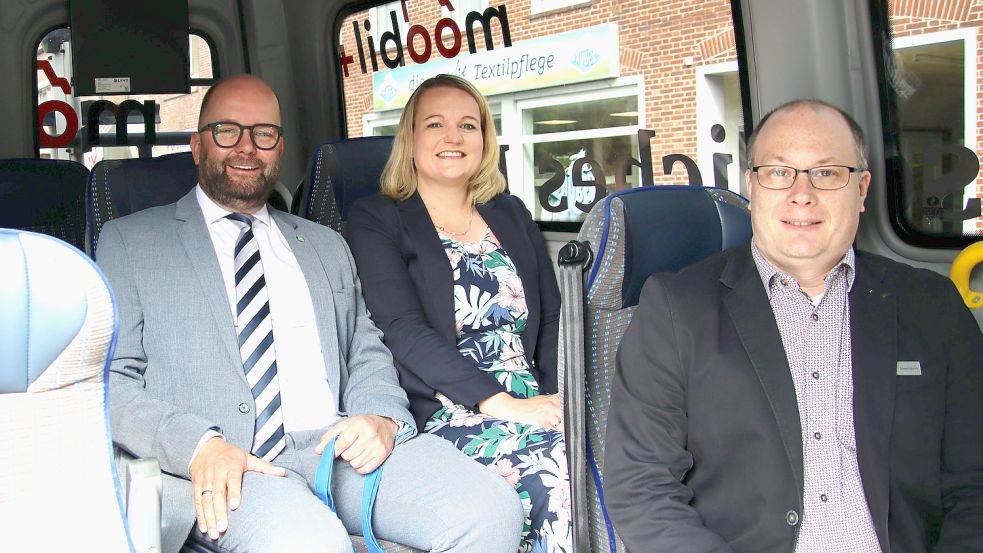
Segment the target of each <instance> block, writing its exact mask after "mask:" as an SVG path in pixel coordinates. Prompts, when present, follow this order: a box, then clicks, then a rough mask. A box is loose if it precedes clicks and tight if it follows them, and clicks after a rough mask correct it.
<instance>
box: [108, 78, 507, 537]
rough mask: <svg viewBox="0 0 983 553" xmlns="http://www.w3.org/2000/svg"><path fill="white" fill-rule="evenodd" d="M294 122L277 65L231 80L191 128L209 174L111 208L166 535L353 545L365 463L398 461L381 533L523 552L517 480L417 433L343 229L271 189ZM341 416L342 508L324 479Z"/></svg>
mask: <svg viewBox="0 0 983 553" xmlns="http://www.w3.org/2000/svg"><path fill="white" fill-rule="evenodd" d="M279 125H280V107H279V103H278V101H277V98H276V95H275V94H274V93H273V91H272V90H271V89H270V88H269V86H267V85H266V84H265V83H264V82H262V81H261V80H259V79H257V78H255V77H251V76H248V75H239V76H233V77H229V78H226V79H224V80H222V81H220V82H219V83H217V84H216V85H214V86H213V87H212V88H211V89H210V90H209V92H208V94H206V96H205V98H204V100H203V102H202V108H201V115H200V121H199V130H198V132H197V133H196V134H194V135H192V139H191V148H192V153H193V155H194V158H195V162H196V163H197V164H198V169H199V185H198V186H197V187H195V189H194V190H192V191H191V192H190V193H188V194H187V195H186V196H184V197H183V198H181V199H180V200H178V202H177V203H175V204H171V205H167V206H162V207H158V208H153V209H148V210H145V211H141V212H139V213H135V214H133V215H130V216H128V217H123V218H120V219H116V220H113V221H110V222H108V223H107V224H106V225H105V227H103V231H102V234H101V237H100V242H99V249H98V262H99V264H100V266H101V267H102V268H103V270H104V271H105V273H106V276H107V277H108V279H109V281H110V284H111V285H112V287H113V290H114V292H115V295H116V299H117V302H118V305H119V313H120V316H119V320H120V325H119V330H120V333H119V342H118V343H117V346H116V352H115V355H114V358H113V362H112V366H111V367H110V371H111V373H110V377H109V380H110V415H111V419H112V427H113V428H112V430H113V441H114V442H115V443H116V445H117V446H119V447H120V448H121V449H122V450H124V451H125V452H127V453H130V454H132V455H135V456H139V457H155V458H157V459H158V460H159V461H160V464H161V469H162V471H163V472H164V478H163V505H162V518H163V532H162V534H163V536H162V540H163V547H162V549H163V551H165V552H168V553H170V552H174V551H177V550H178V549H179V548H180V546H181V544H182V542H184V540H185V539H186V538H187V537H188V534H189V532H192V525H193V523H194V521H195V519H196V518H197V525H196V530H194V531H195V532H198V534H197V537H198V538H199V539H200V540H207V539H209V538H210V539H211V540H214V541H215V542H216V544H217V546H218V547H220V548H221V549H222V550H229V551H290V552H306V551H310V552H312V553H313V552H319V553H320V552H323V551H351V550H352V545H351V543H350V541H349V538H348V534H349V533H360V532H362V531H363V529H362V527H361V511H360V507H361V496H362V484H363V480H364V478H363V477H362V475H363V474H366V473H368V472H370V471H371V470H373V469H374V468H375V467H377V466H379V465H381V464H382V463H383V462H385V470H384V472H383V475H382V480H381V483H380V485H379V489H378V497H377V500H376V503H375V507H374V511H373V517H372V520H373V524H374V530H375V534H376V535H377V536H379V537H380V538H382V539H388V540H392V541H396V542H399V543H402V544H404V545H408V546H411V547H414V548H418V549H423V550H427V551H458V552H462V553H463V552H471V551H498V552H500V553H513V552H514V551H515V549H516V544H517V541H518V535H519V531H520V529H521V527H522V508H521V505H520V504H519V502H518V499H517V498H516V496H515V493H514V492H513V491H512V490H511V488H510V487H509V486H507V485H506V484H505V483H504V482H503V480H502V479H500V478H499V477H498V476H497V475H495V474H493V473H491V472H490V471H488V470H487V469H485V468H484V467H482V466H480V465H478V464H477V463H474V462H472V461H471V460H469V459H467V458H466V457H464V456H463V455H461V454H460V452H458V451H457V450H456V449H455V448H454V447H453V446H452V445H450V444H448V443H447V442H445V441H443V440H440V439H438V438H436V437H433V436H429V435H423V436H417V437H414V438H413V439H409V438H411V437H413V435H414V434H415V433H416V429H415V425H414V423H413V418H412V416H411V415H410V412H409V410H408V407H409V403H408V401H407V398H406V394H405V393H404V392H403V390H402V389H401V388H400V387H399V383H398V381H397V376H396V370H395V368H394V367H393V362H392V356H391V354H390V353H389V351H388V350H387V349H386V348H385V346H384V345H383V344H382V335H381V333H380V332H379V330H378V329H377V328H376V327H375V326H374V325H373V324H372V321H371V320H370V319H369V315H368V312H367V311H366V309H365V304H364V302H363V300H362V294H361V285H360V283H359V281H358V278H357V276H356V271H355V265H354V262H353V261H352V257H351V254H350V253H349V251H348V248H347V247H346V246H345V242H344V240H343V239H342V238H341V236H339V235H338V234H337V233H335V232H334V231H332V230H330V229H328V228H327V227H324V226H321V225H317V224H315V223H312V222H310V221H307V220H305V219H301V218H299V217H295V216H293V215H290V214H287V213H282V212H279V211H276V210H274V209H272V208H269V207H267V205H266V201H267V199H268V198H269V196H270V193H271V191H272V189H273V185H274V184H275V182H276V179H277V175H278V173H279V163H280V158H281V155H282V153H283V147H284V146H283V136H282V131H281V129H280V127H279ZM247 221H248V222H247ZM243 261H244V262H243ZM260 304H261V305H260ZM260 337H265V338H260ZM254 346H255V347H254ZM261 348H263V349H261ZM264 360H266V361H271V362H269V363H264ZM250 367H251V369H250ZM270 367H272V369H269V368H270ZM261 368H267V369H268V370H267V372H265V373H262V374H265V375H267V376H264V377H263V378H258V379H255V383H254V381H253V378H254V376H255V375H256V372H255V371H257V370H259V369H261ZM264 405H266V407H264ZM261 421H264V422H266V423H269V422H270V421H272V423H271V424H261ZM270 427H272V432H271V433H270V434H269V436H270V439H267V438H266V434H263V433H262V432H263V431H264V429H265V428H270ZM333 436H337V444H336V445H335V449H334V452H333V454H334V455H335V456H336V457H341V458H340V459H338V460H337V461H336V462H335V469H334V485H333V486H332V488H333V492H334V498H335V506H336V508H337V514H335V513H333V512H332V510H331V509H329V508H328V507H327V506H326V505H325V504H324V503H322V502H321V501H320V500H319V499H318V498H317V497H316V496H315V495H314V492H313V487H314V475H315V472H316V469H317V467H318V463H319V461H320V458H321V452H322V451H323V450H324V449H325V446H326V444H327V442H328V440H329V439H330V438H331V437H333ZM278 438H279V444H278V445H277V446H276V447H275V448H272V449H270V448H268V447H266V446H267V445H269V444H274V443H276V442H277V439H278ZM326 454H327V455H331V454H332V452H331V451H327V452H326ZM438 482H439V484H438ZM475 504H478V505H481V510H480V512H478V511H475V510H474V509H472V508H471V507H472V506H473V505H475ZM489 516H494V517H496V518H495V520H496V521H497V522H498V523H499V524H496V525H488V524H487V523H486V521H487V518H486V517H489ZM206 533H207V536H206V535H205V534H206Z"/></svg>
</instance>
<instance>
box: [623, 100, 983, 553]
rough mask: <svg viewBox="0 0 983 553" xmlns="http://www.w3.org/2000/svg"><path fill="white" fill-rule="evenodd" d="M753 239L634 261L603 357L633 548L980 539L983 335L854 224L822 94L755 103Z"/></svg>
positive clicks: (930, 278)
mask: <svg viewBox="0 0 983 553" xmlns="http://www.w3.org/2000/svg"><path fill="white" fill-rule="evenodd" d="M748 150H749V155H748V158H749V164H750V167H749V169H748V170H747V171H746V172H745V180H746V182H747V187H748V196H749V197H750V200H751V219H752V226H753V230H754V237H753V239H752V243H751V244H750V245H747V246H743V247H739V248H734V249H731V250H728V251H726V252H723V253H721V254H719V255H716V256H714V257H712V258H710V259H707V260H704V261H703V262H700V263H698V264H696V265H693V266H691V267H689V268H687V269H684V270H682V271H680V272H679V273H677V274H659V275H655V276H653V277H651V278H650V280H649V282H648V283H646V286H645V288H644V290H643V292H642V296H641V299H640V302H639V307H638V310H637V312H636V313H635V316H634V319H633V321H632V323H631V325H630V327H629V329H628V331H627V333H626V335H625V337H624V340H623V342H622V345H621V349H620V351H619V357H618V374H617V376H616V378H615V382H614V386H613V390H612V399H611V409H612V411H611V418H610V420H609V425H608V433H607V441H606V443H607V450H606V456H605V461H606V466H605V482H604V483H605V491H606V497H607V505H608V508H609V510H610V513H611V516H612V518H613V520H614V523H615V526H616V528H617V530H618V532H619V534H620V535H621V537H622V538H623V539H624V542H625V544H626V546H627V547H628V549H629V551H631V552H632V553H644V552H649V551H656V552H658V551H686V552H711V551H713V552H730V551H734V552H752V551H753V552H763V551H765V552H772V551H775V552H779V551H787V552H791V551H795V552H813V551H816V552H818V551H843V552H851V553H853V552H867V551H884V552H894V553H900V552H903V553H917V552H927V551H935V552H943V551H945V552H956V551H959V552H963V551H966V552H968V551H983V366H981V363H983V340H981V335H980V330H979V327H978V326H977V323H976V321H975V320H974V318H973V316H972V315H971V314H970V313H969V311H968V310H967V309H966V307H965V306H964V305H963V304H962V301H961V300H960V298H959V296H958V294H957V293H956V291H955V288H954V287H953V286H952V284H951V283H949V282H948V281H947V280H946V279H944V278H942V277H940V276H939V275H937V274H935V273H933V272H930V271H926V270H921V269H913V268H911V267H909V266H907V265H902V264H900V263H896V262H893V261H890V260H888V259H885V258H883V257H879V256H876V255H871V254H866V253H861V252H854V251H853V248H852V243H853V240H854V237H855V234H856V230H857V226H858V223H859V215H860V212H862V211H863V202H864V199H865V197H866V194H867V189H868V185H869V183H870V173H869V172H868V171H867V155H866V151H865V147H864V145H863V136H862V133H861V131H860V129H859V127H858V126H857V125H856V123H855V122H854V121H852V120H851V119H850V118H849V116H847V115H846V114H845V113H843V112H842V111H840V110H839V109H837V108H835V107H833V106H830V105H828V104H825V103H822V102H817V101H797V102H792V103H790V104H786V105H784V106H782V107H779V108H778V109H776V110H775V111H773V112H772V113H770V114H769V115H767V116H765V118H764V119H762V121H761V124H760V125H759V126H758V127H757V128H756V129H755V133H754V134H753V135H752V136H751V138H750V141H749V148H748Z"/></svg>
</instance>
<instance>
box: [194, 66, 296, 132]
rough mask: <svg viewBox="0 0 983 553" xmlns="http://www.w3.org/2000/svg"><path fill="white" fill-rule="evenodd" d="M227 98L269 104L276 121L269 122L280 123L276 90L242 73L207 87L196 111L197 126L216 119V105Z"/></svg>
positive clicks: (262, 81) (278, 99)
mask: <svg viewBox="0 0 983 553" xmlns="http://www.w3.org/2000/svg"><path fill="white" fill-rule="evenodd" d="M229 98H236V99H238V100H251V101H257V102H261V103H262V104H261V105H266V104H269V105H270V107H272V109H273V110H274V111H275V113H276V121H270V122H271V123H274V124H277V125H279V124H280V98H279V96H277V94H276V92H274V91H273V89H272V88H270V85H268V84H266V81H264V80H262V79H260V78H259V77H254V76H252V75H246V74H242V75H232V76H230V77H226V78H224V79H221V80H220V81H218V82H217V83H215V84H214V85H212V87H211V88H209V89H208V92H206V93H205V97H204V98H203V99H202V101H201V110H200V111H199V112H198V128H199V129H200V128H202V127H204V126H205V125H207V124H209V123H214V122H215V121H217V120H218V119H217V118H216V117H217V114H216V112H217V111H220V110H219V109H216V106H221V105H222V104H223V103H224V102H226V101H227V100H228V99H229Z"/></svg>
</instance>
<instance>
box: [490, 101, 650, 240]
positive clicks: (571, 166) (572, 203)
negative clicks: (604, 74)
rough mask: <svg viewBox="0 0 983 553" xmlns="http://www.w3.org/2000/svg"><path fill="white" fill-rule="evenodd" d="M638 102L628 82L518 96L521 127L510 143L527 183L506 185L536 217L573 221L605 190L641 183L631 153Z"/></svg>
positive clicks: (635, 140) (635, 148)
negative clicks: (531, 97)
mask: <svg viewBox="0 0 983 553" xmlns="http://www.w3.org/2000/svg"><path fill="white" fill-rule="evenodd" d="M639 106H640V102H639V96H638V90H637V88H636V87H634V86H629V87H623V88H609V89H602V90H596V91H592V92H586V93H580V94H569V95H562V96H550V97H547V98H542V99H534V100H526V101H520V102H517V108H518V112H519V118H520V121H521V126H522V129H521V135H520V136H519V139H518V140H517V141H515V142H514V143H513V144H511V145H510V151H511V149H512V148H515V149H516V150H517V151H516V152H515V153H514V154H512V156H511V157H512V158H513V159H521V160H522V163H521V164H520V166H521V167H522V170H523V173H522V177H523V178H522V179H521V182H522V183H525V184H526V185H527V186H513V187H512V193H513V194H516V195H519V196H520V197H521V198H522V200H523V201H524V202H525V204H526V205H527V206H535V207H534V209H531V211H532V212H533V216H534V217H535V218H536V219H537V220H539V221H544V222H570V221H574V222H576V221H581V220H583V218H584V217H585V216H586V214H587V212H588V211H590V208H591V207H592V206H593V205H594V204H595V203H597V202H598V201H599V200H600V199H601V198H603V197H604V196H605V195H606V194H607V193H608V192H614V191H616V190H619V189H623V188H630V187H635V186H640V185H641V174H640V171H639V170H638V168H637V167H635V166H634V165H633V164H632V163H631V161H630V158H634V159H635V160H637V159H638V157H639V154H638V138H637V135H638V130H639V128H640V127H639V121H640V120H643V119H644V116H643V115H642V114H641V113H640V112H639V109H640V108H639ZM519 156H521V158H520V157H519ZM529 183H531V184H532V186H531V187H530V186H528V184H529Z"/></svg>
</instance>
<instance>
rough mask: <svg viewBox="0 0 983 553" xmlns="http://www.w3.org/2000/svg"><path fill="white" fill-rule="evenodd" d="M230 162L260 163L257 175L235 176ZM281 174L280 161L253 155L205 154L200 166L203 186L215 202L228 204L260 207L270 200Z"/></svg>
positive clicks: (235, 163)
mask: <svg viewBox="0 0 983 553" xmlns="http://www.w3.org/2000/svg"><path fill="white" fill-rule="evenodd" d="M227 165H243V166H251V167H258V169H257V171H256V174H255V176H254V177H253V178H246V179H233V178H232V177H231V176H230V175H229V174H228V173H227V172H226V166H227ZM279 175H280V162H279V160H275V161H273V162H271V163H269V164H266V163H263V161H262V160H260V159H259V158H256V157H251V156H236V155H231V156H229V157H227V158H225V159H223V160H211V159H209V158H208V157H207V156H203V157H202V160H201V163H200V164H199V166H198V181H199V183H200V184H201V187H202V189H203V190H204V191H205V192H206V193H207V194H208V196H209V197H210V198H212V200H214V201H215V202H217V203H219V204H221V205H223V206H226V207H239V206H244V207H258V206H261V205H263V204H264V203H266V200H268V199H269V197H270V194H271V193H272V192H273V187H274V186H275V185H276V179H277V177H278V176H279Z"/></svg>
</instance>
